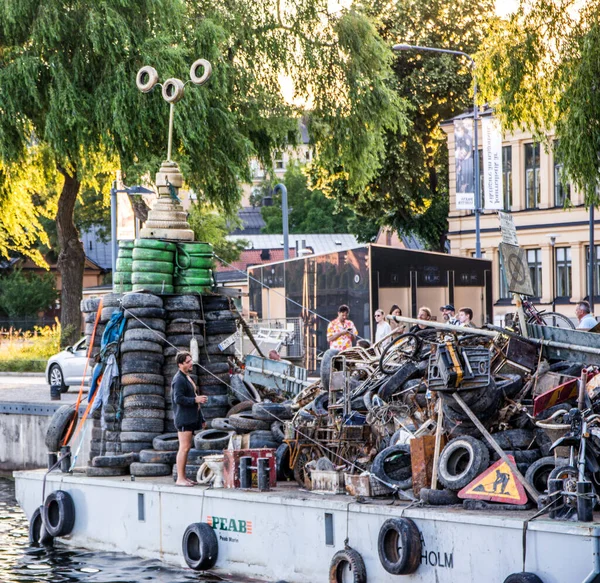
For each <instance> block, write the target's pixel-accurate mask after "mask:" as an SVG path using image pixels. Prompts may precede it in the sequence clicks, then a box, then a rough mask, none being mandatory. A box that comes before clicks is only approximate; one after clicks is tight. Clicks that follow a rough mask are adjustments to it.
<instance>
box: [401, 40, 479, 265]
mask: <svg viewBox="0 0 600 583" xmlns="http://www.w3.org/2000/svg"><path fill="white" fill-rule="evenodd" d="M392 49H393V50H394V51H397V52H399V51H425V52H431V53H446V54H448V55H459V56H461V57H467V59H469V61H470V63H471V72H472V75H473V120H474V126H475V127H474V128H473V137H474V140H475V144H474V148H475V152H474V154H473V164H474V170H475V171H474V173H473V189H474V190H473V194H474V196H475V257H477V258H478V259H480V258H481V229H480V226H479V214H480V213H481V193H480V192H479V130H478V125H479V108H478V107H477V76H476V75H475V60H474V59H473V57H472V56H471V55H469V54H467V53H463V52H462V51H454V50H450V49H440V48H437V47H424V46H421V45H409V44H404V43H401V44H397V45H394V46H393V47H392Z"/></svg>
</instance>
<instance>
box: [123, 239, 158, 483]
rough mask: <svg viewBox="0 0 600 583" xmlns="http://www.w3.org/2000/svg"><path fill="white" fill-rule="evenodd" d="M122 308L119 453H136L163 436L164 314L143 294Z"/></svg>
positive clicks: (129, 299)
mask: <svg viewBox="0 0 600 583" xmlns="http://www.w3.org/2000/svg"><path fill="white" fill-rule="evenodd" d="M134 251H135V250H134ZM122 305H123V308H124V310H125V318H126V326H125V332H124V334H123V339H122V342H121V346H120V352H121V371H120V372H121V386H122V398H123V401H122V403H123V420H122V422H121V435H120V439H121V448H120V449H121V452H123V453H129V452H135V453H139V452H140V451H142V450H144V449H151V448H152V440H153V439H154V438H155V437H156V436H158V435H161V434H162V433H163V432H164V418H165V393H164V377H163V374H162V367H163V362H164V357H163V346H164V343H165V327H166V323H165V310H164V309H163V300H162V299H161V298H160V297H158V296H155V295H152V294H146V293H131V294H127V295H125V296H124V297H123V300H122ZM138 463H139V462H138ZM141 463H143V462H141ZM132 473H133V470H132ZM168 473H170V468H169V471H168V472H167V474H168ZM136 475H150V474H142V473H137V474H136ZM152 475H165V474H164V468H163V473H162V474H161V473H158V474H157V473H155V474H152Z"/></svg>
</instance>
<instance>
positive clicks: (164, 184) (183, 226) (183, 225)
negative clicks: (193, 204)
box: [140, 161, 194, 241]
mask: <svg viewBox="0 0 600 583" xmlns="http://www.w3.org/2000/svg"><path fill="white" fill-rule="evenodd" d="M182 184H183V176H182V174H181V172H180V171H179V166H178V165H177V163H176V162H169V161H165V162H163V163H162V164H161V166H160V170H159V171H158V172H157V173H156V187H157V188H158V199H157V200H156V201H155V203H154V205H153V206H152V210H150V212H149V213H148V220H147V221H146V222H145V224H144V228H143V229H141V230H140V237H141V238H142V239H172V240H175V241H193V240H194V232H193V231H192V230H191V229H190V225H189V223H188V222H187V213H186V212H185V211H184V210H183V207H182V206H181V204H180V203H179V202H177V200H175V198H174V196H177V195H178V193H179V189H180V188H181V186H182Z"/></svg>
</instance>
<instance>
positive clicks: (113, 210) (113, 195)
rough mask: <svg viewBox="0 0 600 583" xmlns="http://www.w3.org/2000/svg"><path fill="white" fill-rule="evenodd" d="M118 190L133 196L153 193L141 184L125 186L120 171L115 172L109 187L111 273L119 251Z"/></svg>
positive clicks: (113, 270)
mask: <svg viewBox="0 0 600 583" xmlns="http://www.w3.org/2000/svg"><path fill="white" fill-rule="evenodd" d="M119 187H120V188H119ZM120 192H125V193H126V194H127V195H128V196H134V195H136V194H153V191H152V190H149V189H148V188H145V187H143V186H139V185H136V186H131V187H127V186H125V185H124V184H123V183H122V182H121V172H120V171H118V172H117V180H113V183H112V186H111V188H110V242H111V264H112V272H113V274H115V273H116V271H117V254H118V252H119V245H118V241H117V194H119V193H120Z"/></svg>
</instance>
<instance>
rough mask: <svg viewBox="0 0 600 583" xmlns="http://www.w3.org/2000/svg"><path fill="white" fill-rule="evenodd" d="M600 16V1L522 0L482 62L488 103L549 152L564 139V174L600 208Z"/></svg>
mask: <svg viewBox="0 0 600 583" xmlns="http://www.w3.org/2000/svg"><path fill="white" fill-rule="evenodd" d="M599 13H600V1H599V0H587V1H586V2H581V3H574V2H572V0H555V1H552V2H551V1H549V0H521V2H520V5H519V9H518V10H517V12H516V13H515V14H514V15H512V16H511V17H510V18H509V19H508V20H498V21H497V22H496V23H495V26H494V28H493V31H492V33H491V34H490V35H489V36H488V38H487V39H486V40H485V42H484V43H483V45H482V47H481V51H480V52H479V54H478V55H477V62H478V67H479V69H480V71H481V75H480V81H481V101H482V102H489V103H490V104H491V105H492V106H493V107H494V109H495V114H496V115H497V116H498V117H499V118H500V120H501V122H502V125H503V127H504V128H505V129H514V128H522V129H529V130H531V131H532V132H533V133H534V135H535V137H536V139H537V140H539V141H543V142H545V143H546V144H547V145H548V146H549V145H550V143H549V142H550V139H554V138H557V139H558V140H559V148H558V154H559V155H560V156H561V158H562V161H563V163H564V174H565V176H566V177H567V179H568V180H569V181H570V182H571V183H572V184H573V185H575V186H576V187H577V188H578V189H580V190H582V191H583V192H584V193H585V200H586V204H598V202H599V200H600V199H599V196H598V191H597V187H598V186H599V185H600V181H599V176H600V174H599V171H600V159H599V157H598V151H599V149H600V148H599V144H600V124H599V123H598V120H599V119H600V92H598V78H599V77H600V22H599V20H598V14H599ZM553 129H554V130H555V133H554V136H551V137H550V138H549V137H548V133H550V132H552V130H553Z"/></svg>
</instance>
